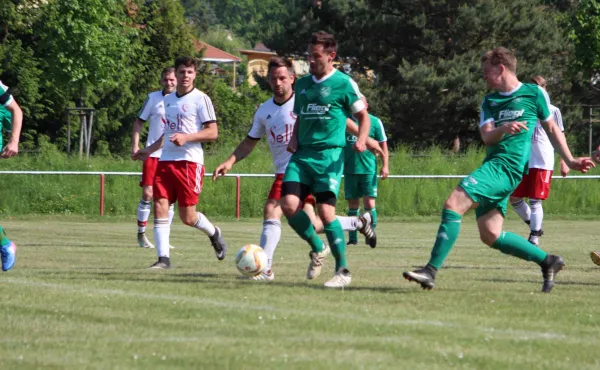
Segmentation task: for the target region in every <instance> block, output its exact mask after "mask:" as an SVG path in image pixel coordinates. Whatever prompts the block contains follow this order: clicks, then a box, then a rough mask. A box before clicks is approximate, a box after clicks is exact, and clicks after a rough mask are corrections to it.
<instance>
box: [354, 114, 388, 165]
mask: <svg viewBox="0 0 600 370" xmlns="http://www.w3.org/2000/svg"><path fill="white" fill-rule="evenodd" d="M346 132H349V133H351V134H352V135H354V136H357V135H358V125H357V124H356V122H354V120H352V119H351V118H348V119H346ZM366 147H367V149H369V150H370V151H371V152H373V153H374V154H375V155H380V156H382V157H383V155H384V152H383V149H382V148H381V145H379V142H378V141H377V140H375V139H372V138H370V137H368V138H367V142H366Z"/></svg>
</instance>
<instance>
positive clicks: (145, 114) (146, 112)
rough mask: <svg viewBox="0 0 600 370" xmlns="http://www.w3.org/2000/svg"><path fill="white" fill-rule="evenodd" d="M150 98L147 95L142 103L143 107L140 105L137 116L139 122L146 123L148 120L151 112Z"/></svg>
mask: <svg viewBox="0 0 600 370" xmlns="http://www.w3.org/2000/svg"><path fill="white" fill-rule="evenodd" d="M151 101H152V97H151V96H150V94H148V96H147V97H146V100H145V101H144V105H142V109H141V110H140V113H139V114H138V118H139V119H140V120H141V121H144V122H145V121H147V120H148V118H150V112H151V111H152V104H151Z"/></svg>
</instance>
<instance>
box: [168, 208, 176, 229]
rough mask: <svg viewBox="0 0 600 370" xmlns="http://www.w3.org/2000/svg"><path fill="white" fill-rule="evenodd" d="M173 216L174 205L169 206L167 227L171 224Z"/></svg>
mask: <svg viewBox="0 0 600 370" xmlns="http://www.w3.org/2000/svg"><path fill="white" fill-rule="evenodd" d="M173 216H175V203H173V204H171V205H170V206H169V225H172V224H173Z"/></svg>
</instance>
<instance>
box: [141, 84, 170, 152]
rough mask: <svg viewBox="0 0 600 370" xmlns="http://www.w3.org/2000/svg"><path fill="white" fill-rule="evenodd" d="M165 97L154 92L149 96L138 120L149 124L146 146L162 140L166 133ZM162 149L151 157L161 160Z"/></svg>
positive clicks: (160, 92)
mask: <svg viewBox="0 0 600 370" xmlns="http://www.w3.org/2000/svg"><path fill="white" fill-rule="evenodd" d="M164 97H165V96H164V95H163V92H162V91H160V90H159V91H154V92H151V93H150V94H148V97H147V98H146V101H145V102H144V105H143V106H142V110H141V111H140V114H138V119H140V120H141V121H144V122H148V141H147V142H146V146H150V145H152V144H154V142H156V140H158V139H160V137H161V136H162V135H163V134H164V133H165V123H166V122H167V121H166V120H165V104H164V101H163V99H164ZM161 153H162V149H159V150H157V151H155V152H154V153H152V154H150V157H155V158H160V155H161Z"/></svg>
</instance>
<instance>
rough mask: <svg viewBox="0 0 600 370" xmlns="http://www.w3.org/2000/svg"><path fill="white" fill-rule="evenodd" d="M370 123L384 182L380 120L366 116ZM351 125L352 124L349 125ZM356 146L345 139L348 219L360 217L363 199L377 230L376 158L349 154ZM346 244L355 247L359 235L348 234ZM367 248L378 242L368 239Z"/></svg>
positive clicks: (385, 153) (386, 172)
mask: <svg viewBox="0 0 600 370" xmlns="http://www.w3.org/2000/svg"><path fill="white" fill-rule="evenodd" d="M361 99H362V101H363V103H365V106H366V107H367V109H369V103H368V102H367V98H366V97H364V96H362V97H361ZM369 120H370V121H371V130H370V131H369V137H370V138H372V139H374V140H376V141H378V142H379V144H380V145H381V149H382V150H383V156H382V161H383V165H382V167H381V171H380V175H381V179H382V180H385V179H386V178H387V177H388V175H389V172H390V171H389V168H388V160H389V153H388V148H387V137H386V136H385V130H384V129H383V123H381V120H380V119H379V118H377V117H375V116H373V115H371V114H369ZM351 123H352V124H354V121H353V120H352V122H351ZM355 142H356V136H354V135H351V134H348V135H346V150H345V151H344V195H345V197H346V200H347V201H348V216H358V215H359V214H360V198H363V203H364V207H365V212H368V213H369V214H370V215H371V218H372V224H373V228H375V227H376V226H377V209H376V208H375V199H376V198H377V157H376V156H375V154H373V153H371V152H370V151H365V152H363V153H358V152H356V151H355V150H352V146H353V145H354V143H355ZM348 244H349V245H350V244H352V245H356V244H358V232H356V231H349V232H348ZM367 244H369V246H370V247H371V248H375V247H376V246H377V239H376V238H370V239H368V240H367Z"/></svg>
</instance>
